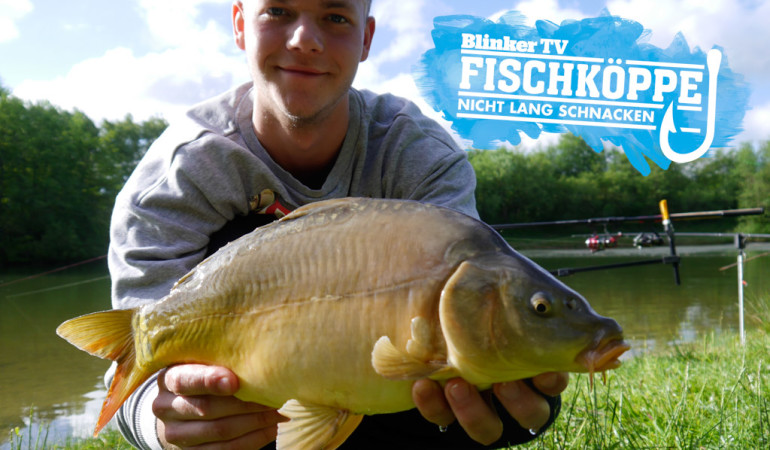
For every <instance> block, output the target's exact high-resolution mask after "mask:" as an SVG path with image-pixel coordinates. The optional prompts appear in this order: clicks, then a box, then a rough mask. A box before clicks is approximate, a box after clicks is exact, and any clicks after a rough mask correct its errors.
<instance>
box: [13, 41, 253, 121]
mask: <svg viewBox="0 0 770 450" xmlns="http://www.w3.org/2000/svg"><path fill="white" fill-rule="evenodd" d="M243 67H244V63H243V62H242V61H240V60H239V59H237V58H230V57H227V56H224V55H222V54H215V53H206V52H202V51H198V50H195V49H190V48H176V49H171V50H167V51H164V52H160V53H150V54H147V55H143V56H140V57H139V56H136V55H134V54H133V52H132V50H130V49H127V48H116V49H113V50H110V51H108V52H107V53H105V54H104V55H103V56H101V57H99V58H92V59H88V60H85V61H83V62H80V63H78V64H76V65H75V66H73V67H72V69H71V70H70V71H69V72H68V73H67V74H66V75H65V76H63V77H59V78H56V79H54V80H51V81H26V82H23V83H21V84H20V85H19V86H18V87H17V88H16V89H15V90H14V95H16V96H18V97H21V98H25V99H28V100H42V99H45V100H48V101H50V102H51V103H53V104H55V105H58V106H60V107H62V108H64V109H68V110H69V109H75V108H77V109H79V110H81V111H83V112H85V113H86V115H88V116H89V117H90V118H91V119H93V120H95V121H97V122H98V121H99V120H101V119H105V118H106V119H111V120H115V119H120V118H123V117H124V116H125V115H126V114H127V113H129V112H130V113H131V114H132V115H133V116H134V117H135V118H136V119H137V120H144V119H147V118H149V117H152V116H157V115H160V116H164V117H167V118H168V117H169V116H171V115H174V114H177V113H181V112H182V111H184V110H186V109H187V108H189V107H190V105H192V104H194V103H197V102H198V101H201V100H203V99H205V98H208V97H211V96H212V95H214V94H218V93H220V92H222V91H224V90H226V89H228V88H229V87H231V86H232V85H234V84H237V82H238V81H239V80H237V79H236V78H237V76H234V74H237V73H239V71H240V70H241V69H242V68H243ZM244 70H245V69H244ZM244 75H246V74H245V73H244Z"/></svg>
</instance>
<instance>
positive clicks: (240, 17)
mask: <svg viewBox="0 0 770 450" xmlns="http://www.w3.org/2000/svg"><path fill="white" fill-rule="evenodd" d="M245 20H246V14H245V13H244V12H243V2H241V1H240V0H235V1H233V37H234V38H235V45H237V46H238V48H240V49H241V50H246V39H245V32H244V23H245Z"/></svg>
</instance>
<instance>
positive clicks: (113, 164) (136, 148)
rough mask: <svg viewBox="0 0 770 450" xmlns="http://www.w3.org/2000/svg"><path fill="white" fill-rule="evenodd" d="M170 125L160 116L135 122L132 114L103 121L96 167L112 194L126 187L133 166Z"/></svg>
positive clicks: (106, 187)
mask: <svg viewBox="0 0 770 450" xmlns="http://www.w3.org/2000/svg"><path fill="white" fill-rule="evenodd" d="M167 125H168V124H167V123H166V121H165V120H163V119H160V118H152V119H149V120H147V121H145V122H141V123H136V122H134V120H133V117H132V116H131V115H130V114H129V115H127V116H126V117H125V118H124V119H123V120H121V121H116V122H110V121H107V120H105V121H104V122H102V125H101V130H100V132H99V151H100V153H101V157H100V159H99V162H98V165H97V167H96V170H97V171H98V172H99V173H100V174H101V176H102V177H103V182H104V183H105V189H107V191H108V192H109V193H110V194H111V195H112V196H114V195H115V194H117V192H118V191H119V190H120V188H121V187H123V184H124V183H125V182H126V180H127V179H128V177H129V176H130V175H131V172H132V171H133V170H134V167H136V165H137V164H138V163H139V160H140V159H142V156H144V154H145V153H146V152H147V150H148V149H149V148H150V145H151V144H152V143H153V141H155V139H156V138H157V137H158V136H160V134H161V133H162V132H163V130H164V129H166V127H167Z"/></svg>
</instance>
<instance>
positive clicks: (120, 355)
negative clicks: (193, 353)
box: [56, 309, 152, 436]
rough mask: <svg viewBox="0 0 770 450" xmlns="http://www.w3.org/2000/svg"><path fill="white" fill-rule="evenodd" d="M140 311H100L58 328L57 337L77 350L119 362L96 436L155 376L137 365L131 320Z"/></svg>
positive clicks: (103, 407) (103, 406) (97, 426)
mask: <svg viewBox="0 0 770 450" xmlns="http://www.w3.org/2000/svg"><path fill="white" fill-rule="evenodd" d="M137 311H138V309H115V310H112V311H102V312H97V313H93V314H88V315H85V316H80V317H76V318H74V319H71V320H68V321H66V322H64V323H63V324H61V325H59V328H57V329H56V334H58V335H59V336H61V337H62V338H64V339H66V340H67V341H68V342H69V343H70V344H72V345H74V346H75V347H78V348H79V349H81V350H83V351H86V352H88V353H90V354H92V355H94V356H98V357H99V358H103V359H110V360H112V361H116V362H117V363H118V367H117V370H116V371H115V376H114V377H113V379H112V384H111V385H110V389H109V392H108V393H107V398H106V399H105V400H104V404H103V405H102V411H101V413H100V414H99V420H98V422H97V423H96V429H95V430H94V436H96V435H98V434H99V431H101V429H102V428H104V426H105V425H107V422H109V421H110V419H111V418H112V416H114V415H115V413H116V412H117V411H118V408H120V405H122V404H123V402H125V401H126V399H127V398H128V396H129V395H131V393H132V392H134V390H136V388H138V387H139V386H140V385H141V384H142V383H143V382H144V381H145V380H147V378H149V377H150V375H152V371H151V370H147V369H144V370H143V369H141V368H137V365H136V352H135V349H134V330H133V328H132V327H131V321H132V319H133V317H134V314H135V313H136V312H137Z"/></svg>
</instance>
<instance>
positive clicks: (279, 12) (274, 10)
mask: <svg viewBox="0 0 770 450" xmlns="http://www.w3.org/2000/svg"><path fill="white" fill-rule="evenodd" d="M267 14H269V15H271V16H285V15H286V10H285V9H283V8H278V7H270V8H267Z"/></svg>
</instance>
